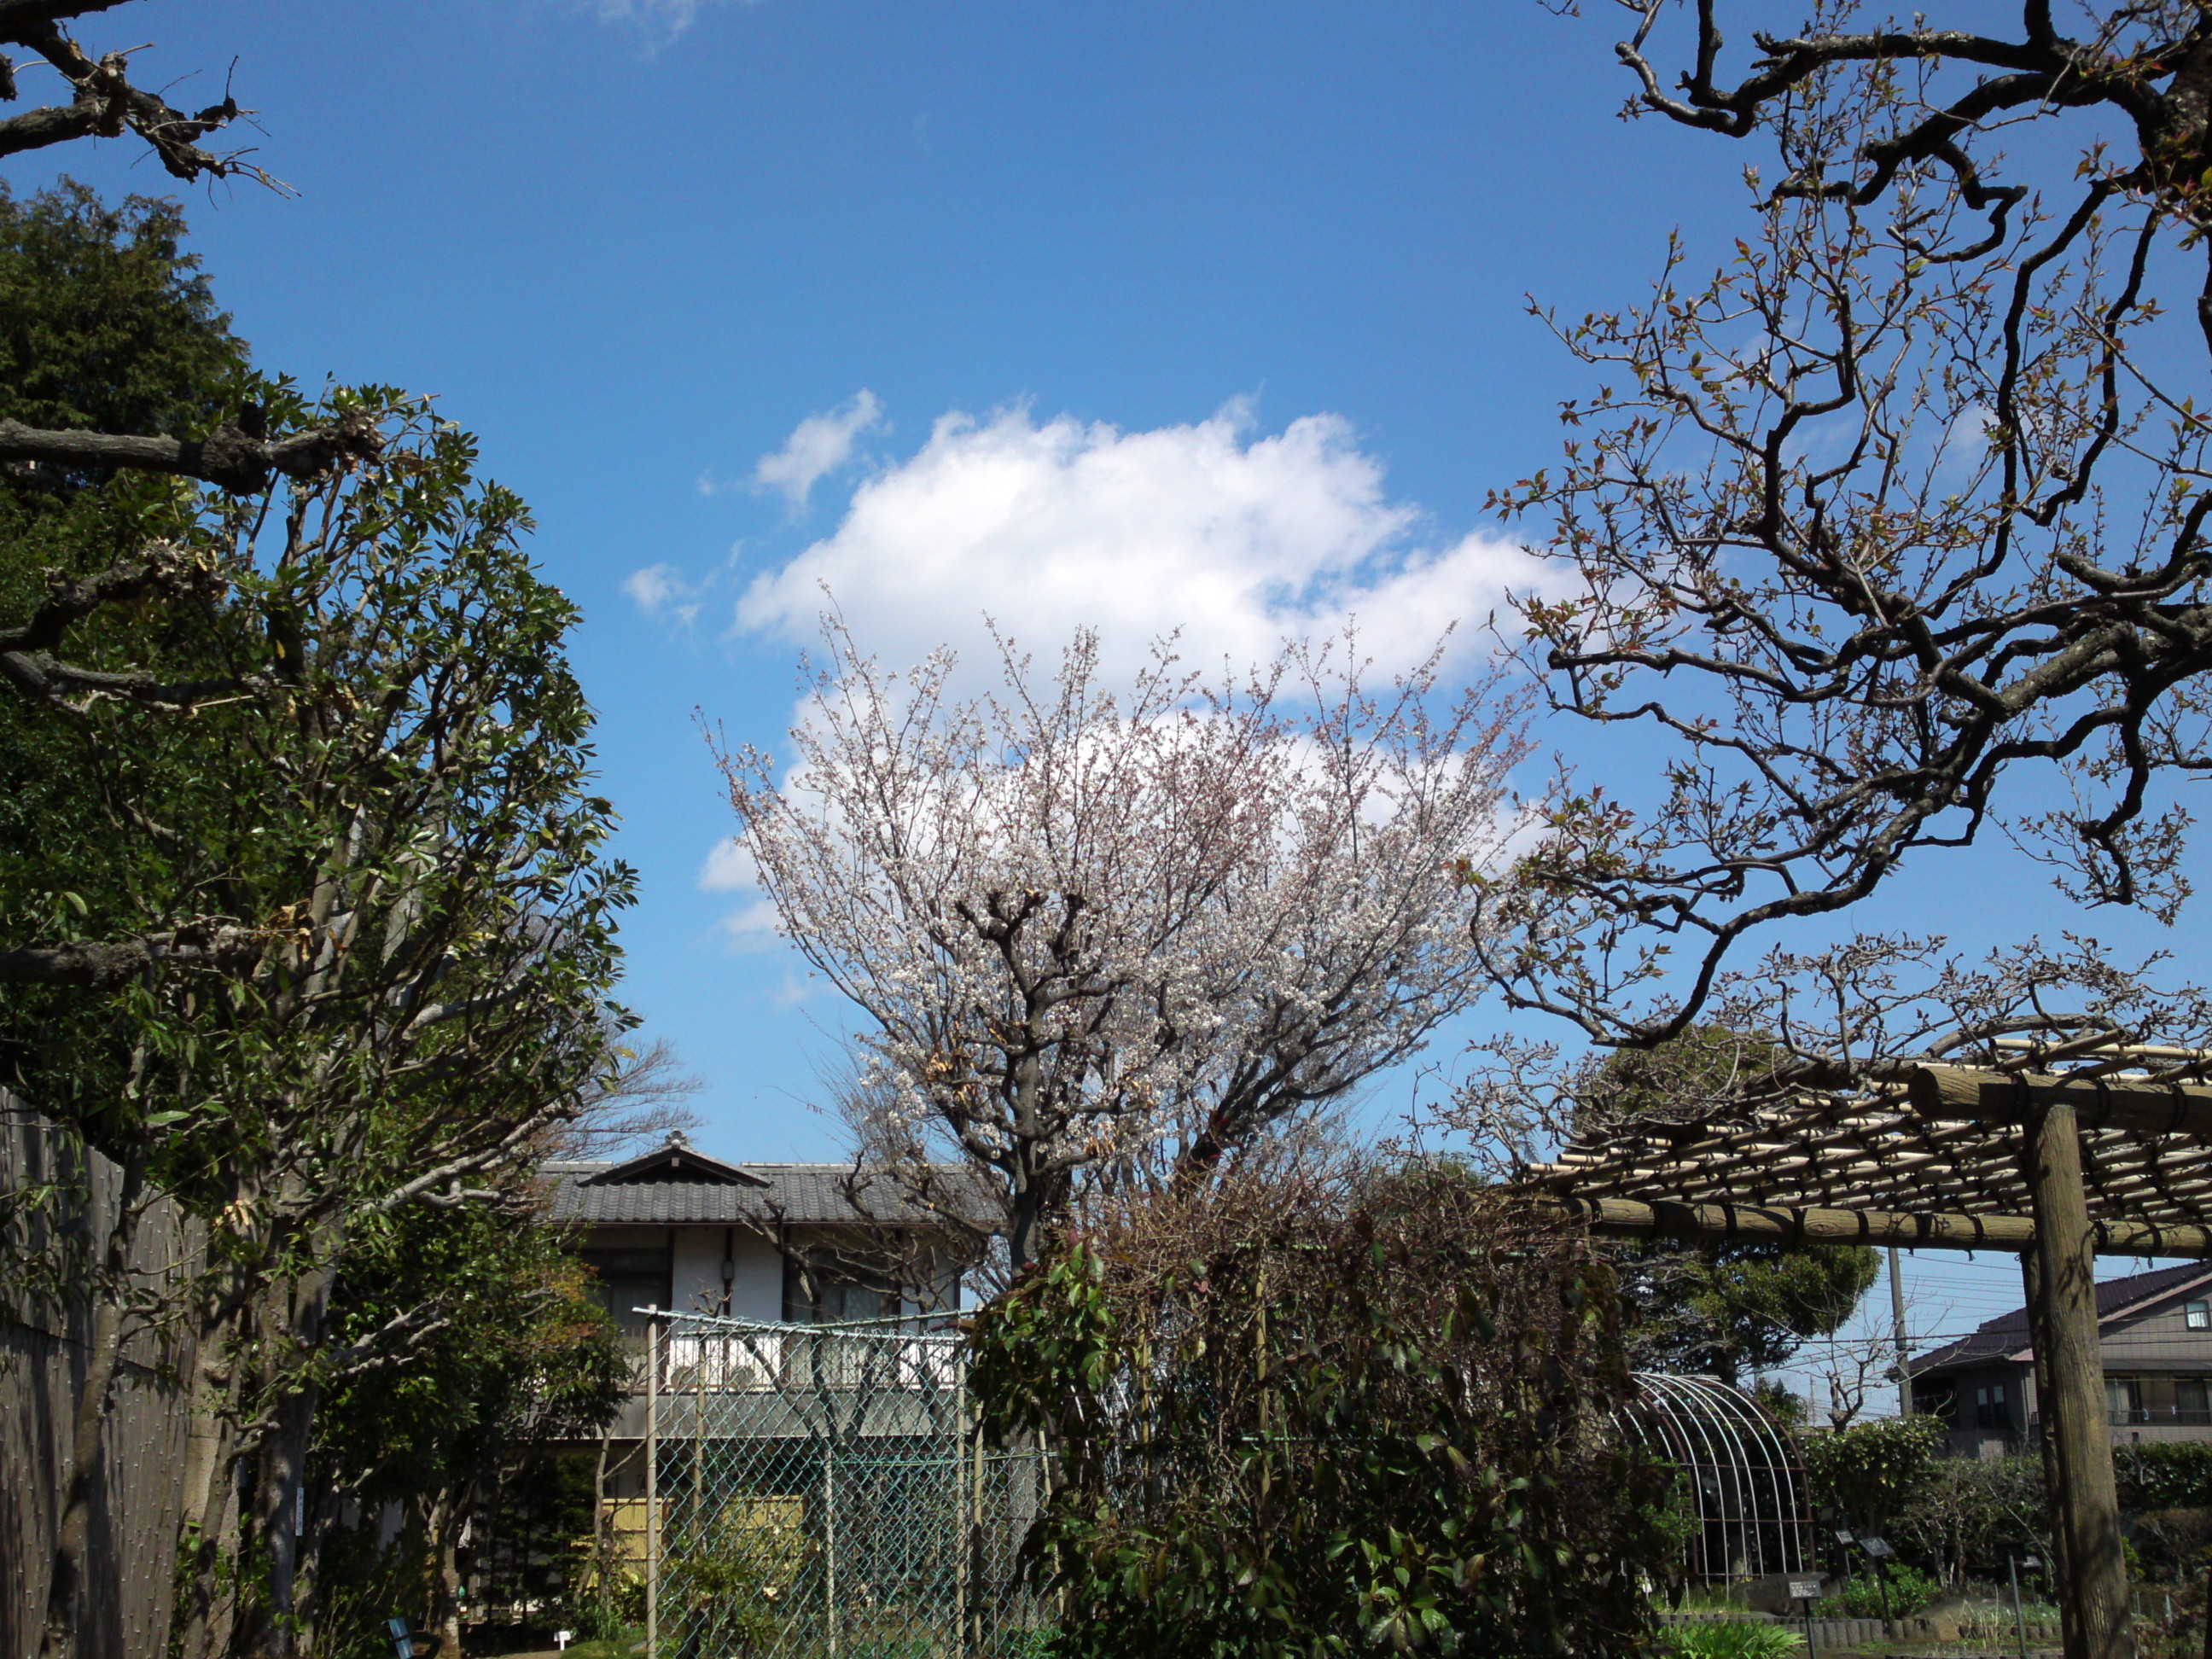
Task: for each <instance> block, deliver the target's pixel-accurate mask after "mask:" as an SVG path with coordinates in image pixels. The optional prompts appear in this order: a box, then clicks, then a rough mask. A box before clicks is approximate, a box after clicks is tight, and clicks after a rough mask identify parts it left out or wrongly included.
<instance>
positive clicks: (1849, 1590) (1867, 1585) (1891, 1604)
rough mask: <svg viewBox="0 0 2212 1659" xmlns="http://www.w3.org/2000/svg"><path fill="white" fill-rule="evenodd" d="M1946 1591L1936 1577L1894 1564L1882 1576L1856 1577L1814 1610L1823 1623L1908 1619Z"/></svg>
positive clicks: (1816, 1603) (1867, 1573)
mask: <svg viewBox="0 0 2212 1659" xmlns="http://www.w3.org/2000/svg"><path fill="white" fill-rule="evenodd" d="M1942 1589H1943V1582H1942V1579H1940V1578H1937V1577H1935V1576H1933V1575H1932V1574H1929V1573H1925V1572H1923V1571H1920V1569H1919V1568H1917V1567H1913V1566H1907V1565H1905V1563H1903V1562H1901V1561H1891V1562H1887V1563H1886V1564H1884V1565H1883V1567H1882V1569H1881V1571H1880V1572H1879V1573H1873V1572H1860V1573H1857V1574H1854V1575H1853V1577H1851V1579H1850V1582H1849V1583H1846V1584H1844V1586H1843V1587H1842V1588H1841V1589H1838V1590H1835V1591H1833V1592H1832V1593H1831V1594H1829V1595H1824V1596H1822V1597H1821V1598H1820V1601H1817V1602H1815V1603H1814V1611H1815V1612H1817V1613H1819V1614H1820V1616H1821V1617H1822V1618H1823V1619H1884V1618H1887V1619H1904V1618H1907V1617H1909V1616H1910V1615H1911V1614H1913V1613H1917V1612H1919V1611H1920V1609H1921V1608H1923V1607H1926V1606H1927V1605H1928V1604H1929V1602H1930V1601H1934V1600H1935V1599H1936V1596H1937V1595H1941V1594H1942ZM1885 1595H1887V1598H1888V1599H1887V1601H1884V1600H1883V1597H1884V1596H1885Z"/></svg>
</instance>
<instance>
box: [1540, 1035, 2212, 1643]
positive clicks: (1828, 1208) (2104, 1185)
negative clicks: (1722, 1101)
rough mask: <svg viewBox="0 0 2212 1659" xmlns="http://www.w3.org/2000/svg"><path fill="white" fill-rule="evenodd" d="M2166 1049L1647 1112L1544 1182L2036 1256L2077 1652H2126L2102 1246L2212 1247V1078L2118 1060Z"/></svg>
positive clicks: (2038, 1362)
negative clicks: (1722, 1109)
mask: <svg viewBox="0 0 2212 1659" xmlns="http://www.w3.org/2000/svg"><path fill="white" fill-rule="evenodd" d="M2157 1052H2159V1051H2143V1050H2130V1051H2125V1052H2124V1054H2121V1055H2119V1056H2115V1055H2114V1054H2113V1053H2112V1051H2110V1050H2107V1051H2106V1052H2105V1053H2104V1054H2098V1055H2091V1056H2085V1058H2087V1059H2089V1060H2092V1061H2093V1064H2091V1065H2090V1066H2088V1067H2087V1069H2086V1070H2085V1071H2084V1072H2082V1073H2075V1074H2071V1075H2069V1074H2066V1073H2028V1072H2010V1071H2004V1072H1999V1071H1975V1070H1968V1069H1966V1068H1963V1067H1959V1066H1919V1067H1917V1068H1914V1069H1912V1070H1911V1071H1910V1072H1909V1073H1906V1074H1905V1075H1904V1076H1903V1077H1901V1078H1900V1079H1899V1080H1898V1081H1896V1082H1895V1083H1893V1084H1890V1085H1884V1086H1882V1087H1881V1088H1879V1089H1876V1090H1874V1091H1869V1092H1867V1093H1865V1094H1860V1095H1852V1096H1840V1097H1797V1098H1793V1099H1790V1100H1788V1101H1784V1102H1780V1103H1775V1104H1771V1105H1768V1106H1764V1107H1760V1108H1758V1109H1752V1110H1747V1111H1741V1112H1736V1113H1733V1114H1729V1115H1719V1116H1714V1117H1711V1118H1706V1119H1703V1120H1699V1121H1690V1122H1667V1121H1655V1120H1651V1119H1638V1120H1634V1121H1630V1122H1627V1123H1624V1124H1620V1125H1615V1126H1612V1127H1607V1128H1606V1129H1604V1130H1602V1131H1600V1132H1595V1133H1590V1134H1588V1135H1584V1136H1577V1138H1576V1139H1574V1140H1572V1141H1571V1142H1570V1143H1569V1144H1568V1145H1567V1146H1565V1147H1564V1148H1563V1149H1562V1150H1561V1151H1560V1152H1559V1156H1558V1158H1557V1159H1556V1161H1554V1162H1553V1163H1551V1164H1541V1165H1539V1166H1537V1167H1536V1168H1534V1170H1531V1171H1530V1172H1529V1174H1528V1183H1529V1184H1530V1186H1532V1187H1533V1188H1534V1189H1535V1190H1536V1191H1538V1192H1539V1193H1541V1194H1543V1195H1544V1196H1545V1198H1546V1199H1547V1200H1548V1201H1550V1202H1553V1203H1555V1204H1557V1205H1559V1206H1561V1207H1563V1208H1565V1210H1566V1211H1567V1212H1569V1213H1571V1214H1572V1215H1574V1216H1575V1217H1577V1218H1579V1219H1582V1220H1583V1221H1586V1222H1587V1223H1588V1224H1589V1227H1590V1229H1591V1231H1594V1232H1599V1233H1607V1234H1613V1235H1621V1236H1631V1237H1671V1238H1682V1239H1745V1240H1764V1241H1769V1242H1781V1243H1865V1244H1894V1245H1899V1246H1904V1247H1906V1248H1911V1249H1952V1250H2008V1251H2014V1252H2016V1253H2018V1255H2019V1256H2020V1259H2021V1273H2022V1278H2023V1279H2024V1281H2025V1285H2026V1291H2027V1313H2028V1322H2029V1329H2030V1334H2031V1336H2032V1339H2033V1345H2034V1355H2035V1387H2036V1393H2037V1395H2038V1397H2039V1401H2040V1402H2041V1405H2040V1410H2041V1417H2042V1423H2043V1435H2042V1443H2043V1456H2044V1467H2045V1473H2046V1475H2047V1476H2048V1479H2049V1482H2050V1486H2051V1493H2052V1497H2053V1498H2054V1509H2055V1520H2056V1522H2057V1524H2056V1526H2055V1527H2054V1528H2053V1532H2054V1535H2055V1553H2056V1554H2057V1560H2056V1562H2055V1563H2054V1565H2055V1567H2056V1568H2057V1582H2058V1583H2059V1584H2060V1585H2061V1587H2062V1591H2061V1596H2060V1611H2061V1614H2062V1616H2063V1620H2064V1630H2065V1644H2066V1654H2067V1659H2128V1656H2130V1655H2132V1653H2133V1652H2134V1640H2133V1635H2132V1632H2131V1630H2130V1607H2129V1598H2128V1587H2127V1573H2126V1565H2125V1560H2124V1556H2123V1553H2122V1551H2121V1547H2120V1515H2119V1502H2118V1494H2117V1492H2116V1491H2115V1488H2114V1484H2113V1479H2112V1437H2111V1434H2110V1432H2109V1430H2108V1425H2107V1424H2106V1406H2105V1392H2104V1368H2103V1361H2102V1354H2101V1351H2100V1343H2099V1337H2098V1331H2097V1291H2096V1271H2095V1258H2096V1257H2097V1256H2098V1255H2176V1256H2200V1257H2205V1256H2212V1088H2208V1087H2205V1086H2203V1085H2199V1084H2194V1083H2180V1082H2166V1081H2158V1082H2154V1081H2152V1080H2151V1079H2148V1077H2146V1076H2145V1075H2143V1074H2142V1073H2140V1072H2137V1073H2133V1074H2130V1073H2126V1072H2118V1073H2116V1072H2115V1071H2113V1070H2112V1067H2113V1066H2116V1065H2118V1064H2122V1063H2125V1062H2127V1061H2128V1060H2131V1059H2134V1058H2136V1057H2138V1056H2142V1055H2145V1054H2154V1053H2157ZM2171 1057H2172V1058H2182V1056H2179V1055H2173V1056H2171Z"/></svg>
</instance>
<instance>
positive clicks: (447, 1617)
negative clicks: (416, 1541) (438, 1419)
mask: <svg viewBox="0 0 2212 1659" xmlns="http://www.w3.org/2000/svg"><path fill="white" fill-rule="evenodd" d="M468 1510H469V1504H468V1493H467V1489H466V1488H465V1487H463V1488H461V1489H459V1490H456V1489H455V1488H453V1487H452V1486H441V1488H439V1491H438V1494H437V1496H436V1497H435V1498H432V1499H431V1500H430V1506H429V1509H428V1516H427V1519H428V1528H427V1530H428V1532H429V1534H430V1598H429V1599H430V1610H429V1611H430V1620H429V1623H430V1630H431V1632H432V1633H433V1634H435V1636H436V1637H437V1638H438V1647H437V1651H436V1654H435V1656H434V1659H461V1523H462V1521H463V1519H464V1517H465V1516H467V1514H468Z"/></svg>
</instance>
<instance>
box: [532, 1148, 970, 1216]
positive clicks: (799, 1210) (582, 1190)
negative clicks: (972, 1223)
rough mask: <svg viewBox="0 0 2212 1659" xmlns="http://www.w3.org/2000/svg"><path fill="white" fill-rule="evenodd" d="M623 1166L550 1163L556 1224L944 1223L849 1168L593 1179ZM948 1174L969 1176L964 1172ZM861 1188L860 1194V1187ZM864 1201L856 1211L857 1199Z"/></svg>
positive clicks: (772, 1167)
mask: <svg viewBox="0 0 2212 1659" xmlns="http://www.w3.org/2000/svg"><path fill="white" fill-rule="evenodd" d="M618 1167H620V1166H619V1165H617V1164H611V1163H589V1164H586V1163H571V1164H547V1165H545V1168H544V1173H545V1176H546V1179H547V1180H548V1181H550V1182H551V1183H552V1185H553V1194H552V1196H553V1219H554V1220H555V1221H556V1222H564V1223H567V1224H569V1225H575V1226H599V1227H607V1226H617V1227H621V1226H628V1227H636V1226H646V1227H650V1226H674V1225H693V1224H696V1225H708V1226H716V1225H720V1226H727V1225H733V1224H736V1223H739V1222H754V1223H764V1224H766V1225H771V1226H773V1225H808V1224H810V1223H811V1224H813V1225H823V1224H824V1223H836V1222H847V1223H852V1224H856V1225H875V1226H901V1225H915V1224H922V1225H927V1224H928V1223H930V1222H932V1221H934V1220H936V1219H937V1218H936V1217H935V1216H933V1214H932V1213H931V1212H929V1211H927V1210H925V1209H923V1208H922V1207H921V1206H919V1205H917V1204H915V1202H913V1200H911V1199H909V1198H908V1196H907V1195H906V1194H905V1192H904V1190H903V1189H902V1188H900V1187H899V1186H898V1184H897V1183H896V1182H892V1181H890V1180H888V1179H886V1178H885V1177H883V1176H866V1175H861V1176H857V1177H856V1176H855V1175H854V1170H853V1166H852V1165H851V1164H742V1165H740V1166H738V1167H739V1168H741V1169H742V1170H744V1173H745V1174H747V1175H749V1176H757V1177H759V1178H761V1179H763V1180H764V1181H765V1182H767V1185H765V1186H755V1185H753V1184H752V1183H750V1182H745V1183H744V1184H738V1183H734V1182H726V1181H701V1180H673V1181H653V1180H638V1179H632V1180H629V1181H626V1182H622V1183H621V1184H618V1185H596V1184H593V1183H592V1181H591V1177H592V1176H597V1175H604V1174H605V1172H606V1171H608V1170H612V1169H616V1168H618ZM945 1173H946V1175H947V1176H948V1177H951V1178H955V1179H958V1178H964V1172H963V1171H960V1170H946V1171H945ZM856 1188H857V1191H856V1190H855V1189H856ZM855 1196H857V1197H858V1199H859V1203H858V1205H857V1206H856V1205H855V1203H854V1197H855Z"/></svg>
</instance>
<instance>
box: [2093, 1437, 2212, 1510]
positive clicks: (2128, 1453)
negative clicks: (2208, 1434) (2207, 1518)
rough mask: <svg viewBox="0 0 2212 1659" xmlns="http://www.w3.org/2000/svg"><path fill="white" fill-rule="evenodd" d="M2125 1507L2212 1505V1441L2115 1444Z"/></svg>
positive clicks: (2114, 1462) (2114, 1469)
mask: <svg viewBox="0 0 2212 1659" xmlns="http://www.w3.org/2000/svg"><path fill="white" fill-rule="evenodd" d="M2112 1474H2113V1475H2114V1477H2115V1478H2116V1479H2117V1480H2118V1483H2119V1489H2120V1507H2121V1508H2122V1509H2125V1510H2176V1509H2206V1508H2212V1441H2203V1440H2167V1441H2153V1442H2148V1443H2134V1444H2130V1445H2124V1446H2115V1447H2113V1448H2112Z"/></svg>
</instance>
